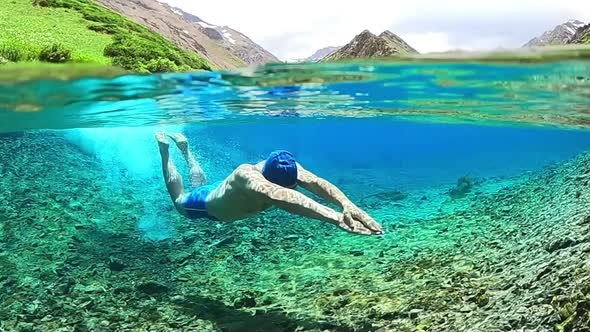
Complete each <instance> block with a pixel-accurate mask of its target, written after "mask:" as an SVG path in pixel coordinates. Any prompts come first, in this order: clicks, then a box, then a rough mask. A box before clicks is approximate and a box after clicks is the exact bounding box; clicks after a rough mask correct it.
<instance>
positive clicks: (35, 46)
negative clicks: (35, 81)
mask: <svg viewBox="0 0 590 332" xmlns="http://www.w3.org/2000/svg"><path fill="white" fill-rule="evenodd" d="M2 2H3V3H2V6H0V62H1V61H6V60H8V61H12V62H23V61H48V62H84V63H93V64H113V65H117V66H121V67H123V68H125V69H128V70H132V71H137V72H165V71H178V70H195V69H206V70H208V69H211V66H210V65H209V64H208V63H207V61H206V60H204V59H203V58H201V57H200V56H198V55H197V54H195V53H194V52H191V51H188V50H184V49H180V48H179V47H178V46H176V45H175V44H173V43H172V42H170V41H169V40H167V39H165V38H163V37H162V36H160V35H158V34H156V33H154V32H152V31H150V30H149V29H147V28H145V27H143V26H141V25H140V24H137V23H135V22H133V21H131V20H129V19H127V18H125V17H123V16H121V15H119V14H117V13H115V12H113V11H111V10H109V9H107V8H105V7H103V6H101V5H99V4H97V3H95V2H94V0H3V1H2ZM2 58H3V59H4V60H2Z"/></svg>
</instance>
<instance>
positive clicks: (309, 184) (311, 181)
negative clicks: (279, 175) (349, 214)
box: [297, 163, 352, 208]
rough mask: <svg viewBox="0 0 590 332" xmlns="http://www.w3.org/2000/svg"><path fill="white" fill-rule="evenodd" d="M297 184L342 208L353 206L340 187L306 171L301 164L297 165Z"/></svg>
mask: <svg viewBox="0 0 590 332" xmlns="http://www.w3.org/2000/svg"><path fill="white" fill-rule="evenodd" d="M297 182H298V184H299V185H300V186H302V187H303V188H305V189H307V190H309V191H311V192H312V193H314V194H316V195H318V196H320V197H321V198H323V199H325V200H327V201H329V202H332V203H334V204H336V205H338V206H340V207H341V208H344V207H345V206H346V205H347V204H349V203H350V204H352V202H351V201H350V199H348V197H346V195H344V193H343V192H342V191H341V190H340V189H338V187H336V186H335V185H333V184H332V183H330V182H328V181H327V180H325V179H322V178H321V177H319V176H317V175H315V174H313V173H312V172H310V171H308V170H306V169H305V168H303V166H301V165H300V164H299V163H297Z"/></svg>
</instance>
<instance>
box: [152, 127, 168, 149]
mask: <svg viewBox="0 0 590 332" xmlns="http://www.w3.org/2000/svg"><path fill="white" fill-rule="evenodd" d="M155 136H156V141H158V146H159V147H160V153H161V152H168V147H169V146H170V143H168V139H166V133H164V132H163V131H157V132H156V135H155Z"/></svg>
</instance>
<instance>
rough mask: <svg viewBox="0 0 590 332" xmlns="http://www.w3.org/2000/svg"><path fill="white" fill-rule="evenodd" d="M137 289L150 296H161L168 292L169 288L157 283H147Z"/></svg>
mask: <svg viewBox="0 0 590 332" xmlns="http://www.w3.org/2000/svg"><path fill="white" fill-rule="evenodd" d="M137 289H138V290H140V291H141V292H143V293H146V294H148V295H153V294H160V293H165V292H167V291H168V287H167V286H166V285H164V284H161V283H159V282H157V281H146V282H144V283H141V284H139V285H137Z"/></svg>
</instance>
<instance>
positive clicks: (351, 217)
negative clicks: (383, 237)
mask: <svg viewBox="0 0 590 332" xmlns="http://www.w3.org/2000/svg"><path fill="white" fill-rule="evenodd" d="M342 215H343V222H344V223H345V224H346V225H347V226H348V228H350V229H351V231H352V232H354V233H360V234H383V228H382V227H381V225H379V224H378V223H377V222H376V221H375V219H373V218H371V216H369V215H368V214H367V213H366V212H365V211H363V210H361V209H360V208H359V207H358V206H356V205H354V203H352V202H347V203H346V204H343V211H342ZM340 227H342V226H340ZM342 228H344V227H342ZM345 229H346V228H345Z"/></svg>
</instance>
